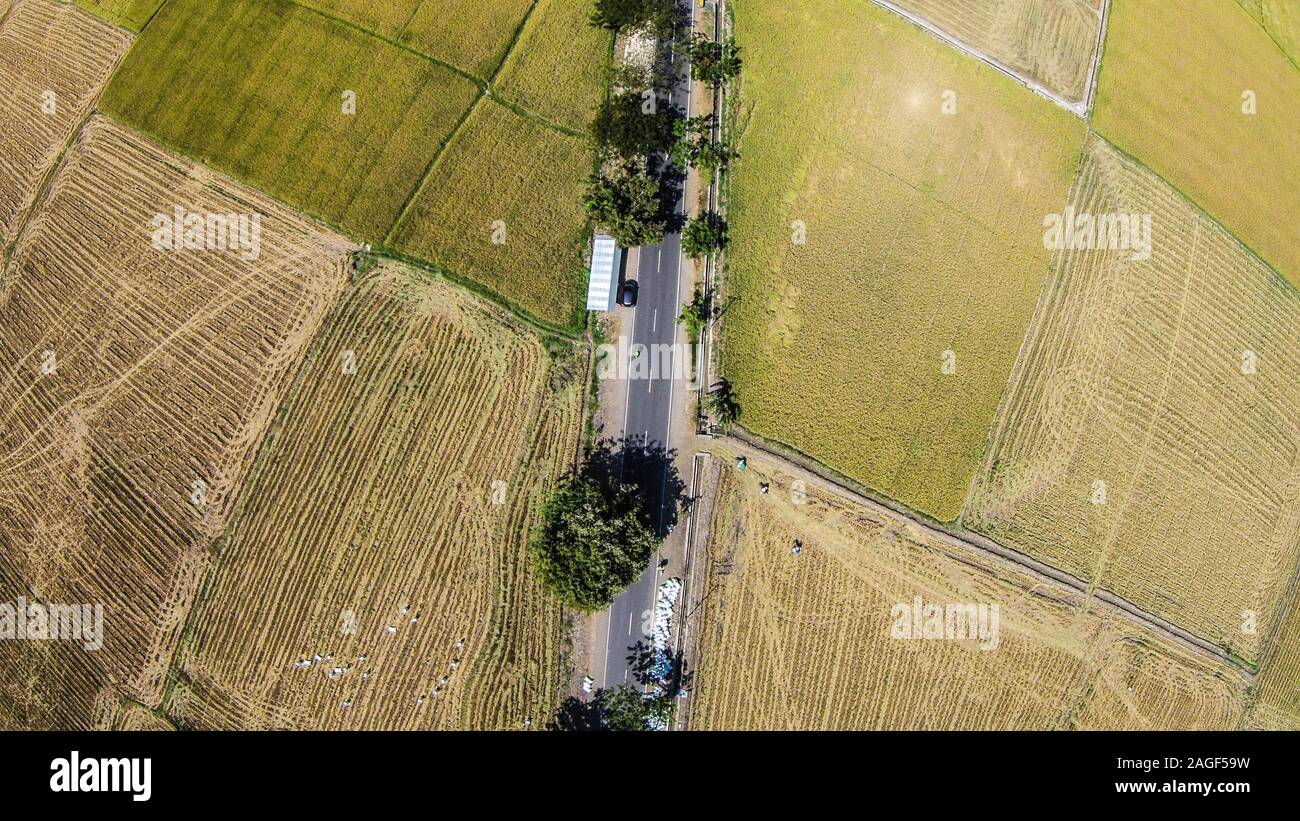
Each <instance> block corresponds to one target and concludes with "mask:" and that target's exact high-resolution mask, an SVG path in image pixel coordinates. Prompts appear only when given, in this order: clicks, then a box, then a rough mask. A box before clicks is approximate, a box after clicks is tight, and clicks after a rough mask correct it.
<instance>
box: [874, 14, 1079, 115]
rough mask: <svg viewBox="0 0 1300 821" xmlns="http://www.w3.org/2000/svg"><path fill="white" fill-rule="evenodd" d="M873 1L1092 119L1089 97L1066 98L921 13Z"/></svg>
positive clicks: (963, 51) (1039, 93)
mask: <svg viewBox="0 0 1300 821" xmlns="http://www.w3.org/2000/svg"><path fill="white" fill-rule="evenodd" d="M871 3H872V4H873V5H875V6H878V7H880V8H882V9H885V10H886V11H889V12H892V13H894V14H896V15H898V16H899V17H901V18H903V19H904V20H907V21H908V22H909V23H912V24H913V25H916V26H920V27H921V28H922V29H924V30H925V31H928V32H929V33H930V34H932V35H934V36H935V37H937V38H939V39H940V40H942V41H943V42H945V43H947V44H948V45H950V46H952V47H953V48H955V49H957V50H958V51H960V52H962V53H963V54H966V55H967V56H969V57H974V58H975V59H976V60H979V61H980V62H982V63H984V64H985V65H987V66H989V67H990V68H994V69H996V70H998V71H999V72H1001V73H1003V74H1005V75H1007V76H1008V77H1010V78H1011V79H1013V80H1015V81H1016V82H1017V83H1019V84H1021V85H1023V86H1025V87H1026V88H1028V89H1029V90H1030V91H1033V92H1034V93H1035V94H1038V95H1039V96H1041V97H1045V98H1047V99H1048V100H1051V101H1052V102H1053V103H1056V104H1057V105H1058V106H1060V107H1061V108H1064V109H1065V110H1066V111H1068V112H1070V113H1071V114H1073V115H1074V116H1076V117H1080V118H1082V119H1085V120H1086V119H1087V118H1088V107H1087V101H1086V100H1084V101H1082V102H1078V103H1072V102H1070V101H1069V100H1067V99H1066V98H1065V97H1062V96H1061V95H1059V94H1057V93H1056V92H1055V91H1052V90H1051V89H1049V88H1048V87H1047V86H1045V85H1043V84H1042V83H1040V82H1038V81H1037V80H1034V79H1031V78H1030V77H1028V76H1027V75H1025V74H1022V73H1021V72H1019V71H1017V70H1016V69H1014V68H1012V67H1011V66H1008V65H1007V64H1005V63H1003V62H1002V61H1001V60H998V59H996V58H994V57H991V56H989V55H988V54H985V53H984V52H983V51H981V50H980V49H977V48H975V47H974V46H972V45H970V44H969V43H966V42H964V41H963V40H960V39H958V38H957V37H954V36H953V35H951V34H949V33H948V32H946V31H944V30H943V29H941V28H939V27H938V26H937V25H935V24H934V23H931V22H930V21H929V20H926V19H925V18H924V17H922V16H920V15H919V14H915V13H913V12H910V11H908V10H906V9H904V8H902V7H900V6H897V5H895V4H894V3H891V2H890V1H889V0H871Z"/></svg>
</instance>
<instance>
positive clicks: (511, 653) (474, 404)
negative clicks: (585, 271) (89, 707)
mask: <svg viewBox="0 0 1300 821" xmlns="http://www.w3.org/2000/svg"><path fill="white" fill-rule="evenodd" d="M580 381H581V380H576V381H574V382H573V383H571V384H568V385H564V384H558V383H556V381H555V380H554V379H553V375H552V374H551V373H550V366H549V359H548V353H547V351H546V349H545V348H544V347H543V345H542V342H541V340H540V339H539V338H538V337H537V336H536V335H535V334H533V333H532V332H530V331H528V330H527V329H526V328H524V327H523V326H522V325H520V324H519V322H518V321H517V320H515V319H512V318H511V315H510V314H508V313H507V312H506V311H504V310H503V309H500V308H497V307H496V306H492V305H490V304H489V303H484V302H482V301H480V300H478V299H477V298H476V297H474V296H472V295H469V294H466V293H465V292H464V291H463V290H461V289H459V288H457V287H455V286H453V285H451V284H449V283H447V282H445V281H442V280H437V279H434V278H431V277H429V276H428V275H426V274H422V273H416V272H414V271H411V270H409V269H405V268H402V267H396V266H390V265H388V264H384V265H382V266H381V267H380V268H378V269H377V270H376V271H375V272H373V273H372V274H370V275H368V276H367V277H366V278H365V279H363V280H362V281H361V282H360V283H359V284H357V285H356V286H354V287H353V288H351V289H350V290H349V291H348V293H347V294H346V296H345V297H344V299H343V300H342V301H341V303H340V304H339V306H338V307H337V309H336V310H335V311H334V312H333V314H332V315H331V317H330V319H329V322H328V325H327V326H326V328H325V329H324V331H323V332H322V334H321V336H320V338H319V340H318V341H317V342H316V344H314V346H313V347H312V349H311V352H310V355H309V358H308V364H307V366H306V368H305V369H304V371H303V373H302V374H301V376H300V377H299V379H298V382H297V384H296V386H295V387H294V389H293V391H292V392H291V394H290V395H289V397H288V399H287V401H286V403H285V406H284V409H283V411H282V413H281V414H280V417H279V418H278V420H277V422H276V426H275V428H274V431H273V433H272V435H271V436H270V438H269V440H268V442H267V444H266V446H265V447H264V449H263V451H262V453H261V454H260V456H259V461H258V466H257V468H256V469H255V471H254V474H253V476H252V478H251V480H250V482H249V484H248V489H247V492H246V494H245V496H246V498H245V501H243V502H241V504H240V508H239V510H238V512H237V514H236V517H235V520H234V523H233V525H232V527H231V528H230V529H229V531H228V533H227V536H226V538H225V539H223V541H222V543H221V545H220V546H219V549H218V558H217V560H216V563H215V566H214V569H213V572H212V573H211V575H210V576H209V578H208V580H207V582H206V583H205V585H204V590H203V592H202V594H201V597H200V603H199V604H198V605H197V606H196V608H195V611H194V616H193V618H192V620H191V624H190V626H189V628H188V629H187V633H186V637H185V638H184V640H183V642H182V651H181V652H180V654H179V656H178V662H179V663H178V667H177V675H176V678H177V684H176V685H175V687H174V688H172V690H171V691H170V693H169V695H168V698H167V702H166V705H165V707H166V711H167V713H168V715H170V716H172V717H173V718H174V719H175V720H176V721H177V722H178V723H179V724H180V725H181V726H185V727H197V728H229V727H243V728H272V727H274V728H369V729H409V728H424V729H428V728H457V727H472V728H488V727H493V728H514V729H518V728H522V727H524V726H525V722H526V721H528V722H531V723H530V725H529V726H532V727H534V728H541V727H542V726H544V724H545V719H546V718H548V717H549V716H550V715H551V713H552V712H553V710H554V708H555V705H556V704H557V703H558V700H559V697H560V695H561V694H560V692H559V691H560V689H561V681H560V679H561V676H562V672H561V667H562V665H561V659H560V654H561V636H560V627H561V625H560V621H561V608H560V606H559V604H558V603H557V602H556V601H555V600H554V599H553V598H551V597H547V596H544V595H543V592H542V589H541V587H540V585H539V583H538V582H537V580H536V579H535V578H534V577H533V575H532V573H531V570H530V566H529V564H528V562H527V560H526V555H525V541H526V538H525V537H526V533H527V530H528V528H529V525H530V524H531V522H532V521H533V517H534V513H535V507H536V504H537V503H538V502H539V501H540V498H541V496H542V493H543V491H544V489H545V488H546V487H547V486H548V485H549V483H550V482H551V481H553V480H554V479H555V478H556V477H557V476H558V474H559V473H560V472H562V471H563V470H565V469H567V468H568V467H569V466H570V465H571V464H572V462H573V460H574V458H575V455H576V451H577V448H578V437H579V434H580V431H581V423H580V408H581V399H582V395H581V394H582V385H581V384H578V382H580ZM498 483H499V484H498ZM304 661H306V662H308V663H307V664H303V662H304Z"/></svg>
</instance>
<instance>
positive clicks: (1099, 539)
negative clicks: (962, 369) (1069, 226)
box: [963, 138, 1300, 660]
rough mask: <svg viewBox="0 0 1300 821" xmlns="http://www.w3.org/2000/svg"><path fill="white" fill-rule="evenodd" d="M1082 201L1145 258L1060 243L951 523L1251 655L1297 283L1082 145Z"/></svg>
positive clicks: (1298, 522)
mask: <svg viewBox="0 0 1300 821" xmlns="http://www.w3.org/2000/svg"><path fill="white" fill-rule="evenodd" d="M1071 202H1072V205H1073V207H1074V209H1075V212H1076V213H1077V214H1085V213H1086V214H1093V215H1101V214H1126V215H1127V214H1137V215H1148V216H1149V217H1150V220H1151V255H1150V259H1149V260H1141V259H1134V258H1133V257H1134V252H1132V251H1129V250H1103V249H1095V250H1083V249H1080V250H1072V251H1061V252H1058V253H1057V254H1056V256H1055V257H1054V259H1053V279H1052V281H1051V283H1050V285H1049V291H1048V292H1047V294H1046V296H1045V298H1044V302H1043V304H1042V305H1041V306H1040V309H1039V311H1040V312H1039V316H1038V317H1037V318H1036V320H1035V326H1034V328H1033V329H1032V330H1031V332H1030V337H1029V339H1028V341H1027V342H1026V349H1025V352H1024V354H1023V356H1022V360H1021V362H1020V363H1019V365H1018V366H1017V370H1016V373H1015V374H1014V375H1013V377H1012V386H1011V388H1010V390H1009V392H1008V397H1007V400H1006V402H1005V403H1004V405H1003V407H1002V409H1001V410H1000V412H999V416H998V419H997V421H996V423H995V426H994V431H993V446H992V449H991V451H990V455H989V458H988V461H987V463H986V466H985V469H984V470H983V472H982V473H981V475H980V477H979V480H978V482H977V485H976V487H975V489H974V492H973V494H972V497H971V499H970V502H969V503H968V506H967V509H966V512H965V514H964V516H963V523H964V524H965V525H967V526H968V527H971V528H972V529H975V530H978V531H980V532H982V533H985V534H987V535H989V536H992V537H993V538H995V539H997V540H998V541H1002V542H1004V543H1007V544H1010V545H1013V546H1016V547H1018V548H1020V549H1022V550H1024V551H1026V552H1028V553H1030V554H1031V555H1033V556H1034V557H1036V558H1038V559H1041V560H1042V561H1045V562H1047V563H1049V564H1052V565H1055V566H1057V567H1061V568H1062V569H1065V570H1067V571H1069V572H1070V573H1072V574H1074V575H1076V576H1079V577H1080V578H1083V579H1085V580H1088V581H1090V582H1095V583H1096V584H1098V585H1100V586H1102V587H1105V588H1107V589H1110V590H1112V591H1114V592H1115V593H1118V594H1119V595H1121V596H1123V597H1125V598H1127V599H1129V600H1130V601H1132V602H1133V603H1135V604H1137V605H1138V606H1139V607H1142V608H1143V609H1145V610H1147V611H1149V612H1151V613H1154V614H1156V615H1159V616H1161V617H1163V618H1166V619H1169V620H1170V621H1173V622H1175V623H1177V624H1179V625H1181V626H1182V627H1184V628H1186V629H1188V630H1191V631H1192V632H1193V633H1196V634H1198V635H1200V636H1201V637H1203V638H1206V639H1208V640H1210V641H1212V642H1215V643H1217V644H1220V645H1221V646H1224V647H1227V648H1229V649H1230V650H1232V651H1233V652H1236V653H1238V654H1240V655H1242V656H1244V657H1246V658H1248V659H1255V660H1257V659H1258V657H1259V651H1260V643H1261V641H1262V640H1263V638H1264V637H1266V636H1267V635H1269V632H1270V630H1271V629H1272V628H1273V627H1274V626H1275V625H1276V623H1277V619H1278V617H1279V611H1280V610H1281V609H1282V607H1283V599H1284V594H1285V591H1286V587H1287V583H1288V580H1289V579H1290V578H1291V577H1292V576H1293V575H1294V574H1295V572H1296V565H1297V557H1298V555H1300V427H1297V424H1298V423H1297V420H1300V349H1297V347H1296V340H1297V339H1300V296H1298V295H1297V294H1296V292H1295V290H1294V289H1293V288H1291V287H1290V286H1289V285H1287V284H1286V283H1285V282H1284V281H1282V280H1281V279H1280V278H1279V277H1278V276H1277V275H1276V274H1275V273H1274V272H1272V271H1271V270H1269V269H1268V267H1267V266H1265V265H1264V264H1263V263H1262V262H1260V261H1259V260H1258V259H1257V258H1255V257H1254V256H1253V255H1252V254H1250V253H1249V252H1247V251H1245V250H1244V249H1243V248H1242V247H1241V246H1240V245H1239V244H1238V243H1237V242H1236V241H1235V240H1233V239H1232V237H1231V236H1229V235H1228V234H1227V233H1226V232H1225V231H1223V229H1221V228H1220V227H1219V226H1217V225H1216V224H1214V223H1213V222H1211V221H1210V220H1208V219H1206V218H1205V217H1204V216H1203V215H1202V214H1201V213H1200V212H1199V211H1198V210H1197V209H1195V208H1194V207H1193V206H1192V205H1190V204H1189V203H1187V202H1186V201H1185V200H1184V199H1183V198H1182V197H1180V196H1179V195H1178V193H1177V192H1175V191H1174V190H1173V189H1171V188H1170V187H1169V186H1168V185H1167V184H1166V183H1164V182H1163V181H1162V180H1160V179H1158V178H1156V177H1155V176H1154V175H1153V174H1151V173H1150V172H1149V171H1147V170H1146V169H1145V168H1143V167H1142V166H1140V165H1138V164H1137V163H1134V162H1132V161H1130V160H1128V159H1126V158H1124V157H1123V156H1122V155H1120V154H1119V153H1118V152H1116V151H1115V150H1114V149H1113V148H1111V147H1110V146H1109V145H1108V144H1106V143H1105V142H1104V141H1102V140H1100V139H1097V138H1093V139H1091V140H1090V141H1089V144H1088V150H1087V152H1086V158H1085V161H1084V166H1083V168H1082V169H1081V172H1080V175H1079V179H1078V181H1077V182H1076V185H1075V190H1074V192H1073V196H1072V200H1071Z"/></svg>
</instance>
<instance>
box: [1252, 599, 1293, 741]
mask: <svg viewBox="0 0 1300 821" xmlns="http://www.w3.org/2000/svg"><path fill="white" fill-rule="evenodd" d="M1276 637H1277V643H1276V644H1275V645H1274V647H1273V650H1272V652H1271V653H1269V655H1268V656H1267V657H1266V658H1265V659H1264V663H1263V665H1262V668H1261V670H1260V673H1259V678H1257V679H1255V688H1254V691H1253V693H1252V695H1253V696H1254V703H1253V704H1252V705H1251V708H1250V712H1249V714H1248V715H1247V717H1246V721H1245V726H1247V727H1254V728H1259V729H1264V730H1300V597H1294V598H1292V600H1291V606H1290V607H1288V608H1287V612H1286V616H1285V617H1284V618H1283V619H1282V621H1281V622H1280V623H1279V624H1278V625H1277V633H1276Z"/></svg>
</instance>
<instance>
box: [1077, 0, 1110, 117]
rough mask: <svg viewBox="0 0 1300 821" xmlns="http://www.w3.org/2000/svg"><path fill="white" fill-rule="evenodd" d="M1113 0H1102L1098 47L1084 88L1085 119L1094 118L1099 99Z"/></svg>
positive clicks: (1093, 54) (1093, 55)
mask: <svg viewBox="0 0 1300 821" xmlns="http://www.w3.org/2000/svg"><path fill="white" fill-rule="evenodd" d="M1110 3H1111V0H1101V24H1100V25H1099V26H1098V28H1097V48H1096V50H1094V51H1093V53H1092V67H1091V68H1090V70H1089V71H1088V85H1087V87H1086V88H1084V90H1083V101H1084V114H1083V118H1084V119H1085V120H1091V119H1092V107H1093V105H1094V104H1095V103H1096V101H1097V81H1098V80H1100V79H1101V55H1102V54H1103V53H1104V52H1105V50H1106V26H1107V25H1108V24H1109V22H1110Z"/></svg>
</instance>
